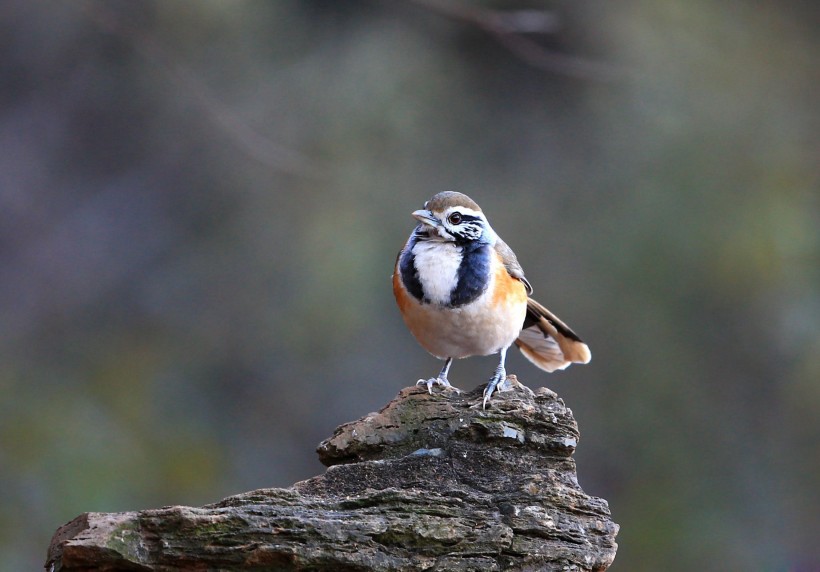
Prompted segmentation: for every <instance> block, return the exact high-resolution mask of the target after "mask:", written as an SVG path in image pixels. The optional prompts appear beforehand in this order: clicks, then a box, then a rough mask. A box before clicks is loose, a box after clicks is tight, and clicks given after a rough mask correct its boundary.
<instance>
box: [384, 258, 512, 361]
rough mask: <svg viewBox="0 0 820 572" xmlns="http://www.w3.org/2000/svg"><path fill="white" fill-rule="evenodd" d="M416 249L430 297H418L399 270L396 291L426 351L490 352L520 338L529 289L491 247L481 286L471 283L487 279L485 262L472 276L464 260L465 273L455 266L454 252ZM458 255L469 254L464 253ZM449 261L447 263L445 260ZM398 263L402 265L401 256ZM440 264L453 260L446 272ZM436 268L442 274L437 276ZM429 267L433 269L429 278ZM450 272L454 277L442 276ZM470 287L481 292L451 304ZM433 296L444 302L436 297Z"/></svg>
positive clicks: (444, 353)
mask: <svg viewBox="0 0 820 572" xmlns="http://www.w3.org/2000/svg"><path fill="white" fill-rule="evenodd" d="M413 250H416V249H413ZM417 253H420V254H421V259H422V262H421V264H419V263H418V260H416V265H415V266H414V268H415V269H416V270H417V274H418V280H419V284H421V285H422V286H421V289H422V290H423V291H424V298H428V297H429V298H430V299H429V300H427V301H425V300H424V299H420V298H419V297H417V296H414V295H413V294H412V292H411V288H409V287H408V286H407V281H406V280H405V279H404V278H403V273H401V272H400V271H397V272H396V273H395V274H394V276H393V291H394V294H395V296H396V301H397V303H398V305H399V308H400V309H401V313H402V316H403V317H404V321H405V323H406V324H407V326H408V327H409V329H410V331H411V332H412V333H413V335H414V336H415V337H416V339H417V340H418V341H419V343H421V345H422V346H424V348H425V349H427V351H429V352H430V353H432V354H433V355H435V356H438V357H441V358H446V357H455V358H462V357H467V356H470V355H487V354H491V353H496V352H498V351H499V350H500V349H501V348H504V347H507V346H509V345H510V344H511V343H512V342H513V341H514V340H515V338H516V337H518V334H519V332H520V331H521V327H522V325H523V323H524V316H525V313H526V303H527V294H526V289H525V287H524V284H523V283H522V282H521V281H519V280H516V279H515V278H513V277H511V276H510V275H509V273H508V272H507V270H506V268H504V265H503V263H502V262H501V260H500V259H499V258H498V256H497V255H494V253H493V251H492V249H491V250H490V254H489V256H488V258H487V262H486V264H487V271H486V273H484V271H483V270H482V271H481V273H484V274H485V280H484V281H483V286H481V287H480V289H479V288H477V287H476V286H475V284H473V285H471V284H472V283H473V282H475V283H477V284H480V283H481V282H482V281H481V280H480V279H479V278H478V275H479V274H480V272H479V271H478V270H476V269H477V268H480V265H479V266H473V267H472V268H473V270H475V276H473V277H469V276H466V275H465V271H464V270H463V266H464V265H463V263H462V264H460V265H459V268H460V269H462V270H461V272H459V270H455V271H454V270H453V269H454V268H455V261H456V257H455V256H454V255H447V256H448V257H449V258H442V257H440V256H439V255H440V254H441V253H438V255H436V256H432V255H431V253H430V252H428V249H426V248H422V249H418V250H417ZM458 256H459V257H461V258H462V259H463V258H465V256H464V253H463V252H459V253H458ZM467 256H470V254H469V253H467ZM444 260H447V261H448V262H446V263H444ZM435 261H438V263H436V262H435ZM399 262H400V265H401V258H400V261H399ZM441 264H448V265H449V268H448V269H447V272H446V273H444V272H441V271H442V270H443V269H442V267H441ZM482 264H483V262H482ZM435 268H438V272H439V273H438V275H436V276H435V277H434V276H433V274H435ZM425 269H426V270H425ZM397 270H398V269H397ZM425 272H429V273H431V276H430V277H429V278H430V279H429V280H428V278H427V277H425V275H424V273H425ZM445 275H446V276H448V278H449V280H445V279H444V278H442V276H445ZM400 277H401V278H400ZM454 284H455V286H454ZM459 284H461V288H463V291H462V294H459V288H460V287H459ZM448 287H449V290H448ZM469 290H475V291H479V294H478V295H477V296H475V297H473V298H472V299H471V300H470V301H469V302H467V303H463V304H460V305H457V306H456V305H453V304H451V303H447V301H448V300H449V301H450V302H452V301H453V300H454V299H458V296H459V295H461V296H464V294H463V292H467V291H469ZM434 295H435V296H439V298H440V300H442V301H443V302H441V303H435V302H433V299H432V296H434Z"/></svg>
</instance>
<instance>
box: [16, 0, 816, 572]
mask: <svg viewBox="0 0 820 572" xmlns="http://www.w3.org/2000/svg"><path fill="white" fill-rule="evenodd" d="M446 5H449V6H452V4H451V3H444V2H443V0H442V3H441V4H436V3H434V2H425V3H420V2H419V3H415V2H409V3H398V2H377V1H368V2H365V1H360V2H344V3H342V2H338V3H337V2H328V1H326V0H325V1H319V0H312V1H296V0H279V1H277V2H263V1H261V0H256V1H251V0H248V1H244V2H223V1H219V0H211V1H202V0H200V1H196V2H194V1H191V0H185V1H183V0H163V1H162V2H160V1H153V2H149V1H140V2H111V1H106V2H101V1H92V0H89V1H87V2H83V3H62V4H60V3H57V4H55V3H49V2H43V1H41V0H33V1H32V0H25V1H24V0H12V1H11V2H6V3H5V4H4V5H3V7H2V8H0V77H2V78H3V81H2V82H0V146H2V149H3V153H2V154H0V267H2V269H3V270H2V273H0V315H2V316H3V318H2V320H0V391H2V395H3V399H2V401H0V569H3V570H6V569H7V570H23V569H35V568H36V567H38V566H40V565H41V564H42V561H43V559H44V558H43V557H44V555H45V550H46V547H47V545H48V540H49V538H50V536H51V534H52V533H53V531H54V530H55V529H56V527H57V526H59V525H60V524H62V523H63V522H65V521H67V520H69V519H71V518H73V517H74V516H76V515H78V514H80V513H81V512H85V511H119V510H135V509H141V508H149V507H156V506H161V505H167V504H194V505H197V504H205V503H208V502H213V501H216V500H219V499H220V498H222V497H224V496H227V495H229V494H231V493H236V492H241V491H244V490H249V489H251V488H256V487H267V486H286V485H288V484H290V483H292V482H293V481H295V480H297V479H300V478H307V477H309V476H311V475H313V474H316V473H317V472H319V471H321V467H320V466H319V464H318V462H317V461H316V459H315V456H314V453H313V448H314V447H315V445H316V444H317V443H318V441H319V440H321V439H322V438H324V437H326V436H328V435H329V434H330V433H331V432H332V430H333V428H334V427H335V426H336V425H338V424H339V423H342V422H344V421H348V420H351V419H354V418H357V417H359V416H361V415H364V414H366V413H367V412H369V411H371V410H374V409H376V408H378V407H380V406H381V405H382V404H384V403H386V402H387V401H388V400H389V399H390V398H392V397H393V396H394V395H395V393H396V392H397V391H398V390H399V389H400V388H402V387H404V386H407V385H410V384H412V383H413V382H414V381H415V380H416V379H417V378H419V377H422V376H426V375H429V374H430V373H431V372H434V371H437V369H438V364H437V363H435V360H434V359H433V358H431V357H430V356H427V355H426V354H425V353H424V352H423V351H422V350H421V349H420V348H419V347H418V346H417V345H416V344H415V342H414V341H413V339H412V338H411V336H410V335H409V333H408V332H407V331H406V330H405V329H404V327H403V325H402V323H401V320H400V318H399V316H398V312H397V311H396V310H395V308H394V307H393V301H392V296H391V293H390V280H389V277H390V273H391V271H392V264H393V262H394V257H395V254H396V252H397V250H398V249H399V247H400V246H401V244H402V243H403V241H404V240H405V238H406V236H407V234H408V233H409V231H410V229H411V227H412V226H413V221H412V219H411V217H410V216H409V213H410V212H411V211H412V210H414V209H416V208H418V207H419V206H420V205H421V204H422V203H423V202H424V201H425V200H426V199H427V198H429V196H430V195H432V194H433V193H435V192H437V191H439V190H443V189H456V190H461V191H464V192H466V193H468V194H470V195H471V196H473V198H475V199H476V200H477V201H478V202H479V203H480V204H481V205H482V206H483V207H484V209H485V211H486V212H487V213H489V216H490V219H491V221H492V222H493V226H494V228H495V229H496V230H497V231H498V232H499V233H500V234H501V235H502V236H503V237H504V238H505V240H506V241H507V242H508V243H510V245H511V246H512V247H513V248H514V249H515V250H516V252H517V254H518V256H519V259H520V260H521V262H522V264H523V265H524V268H525V269H526V271H527V275H528V277H529V278H530V280H531V282H532V283H533V284H534V285H535V289H536V292H535V295H536V298H538V299H539V300H540V301H542V302H544V303H545V304H546V305H548V306H549V307H551V308H552V309H553V310H554V311H556V312H557V313H558V314H559V315H560V316H562V317H563V318H564V319H565V320H566V321H567V322H569V323H570V324H571V325H572V326H573V327H574V328H575V329H577V330H578V331H579V333H580V334H581V335H582V336H583V337H584V338H585V339H586V340H587V341H588V342H589V344H590V346H591V348H592V351H593V355H594V359H593V361H592V363H591V364H590V365H589V366H585V367H573V368H570V369H569V370H567V371H566V372H562V373H558V374H555V375H553V376H545V375H543V374H542V373H541V372H538V371H536V370H534V369H533V368H532V367H530V366H529V365H528V364H527V363H526V362H525V361H524V360H523V359H521V358H520V356H518V355H511V357H510V359H509V364H510V368H509V369H510V371H511V372H515V373H517V374H518V375H519V377H520V378H521V379H522V380H523V381H524V382H525V383H527V384H529V385H532V386H540V385H544V384H549V385H550V387H552V388H553V389H555V390H556V391H558V392H559V394H561V395H562V396H563V397H564V398H565V400H566V401H567V402H568V404H569V405H570V406H571V407H572V408H573V410H574V412H575V415H576V417H577V418H578V421H579V424H580V427H581V432H582V435H583V439H582V441H581V443H580V447H579V450H578V453H577V459H578V466H579V479H580V481H581V484H582V486H584V488H585V490H587V492H589V493H591V494H595V495H598V496H602V497H604V498H606V499H608V500H609V502H610V505H611V507H612V511H613V514H614V518H615V520H616V522H618V523H620V524H621V526H622V528H621V533H620V535H619V542H620V550H619V553H618V557H617V558H616V561H615V564H614V565H613V567H612V570H613V571H619V570H681V571H684V570H685V571H689V570H734V569H745V570H794V571H798V570H816V569H818V568H820V552H819V551H818V546H817V542H816V535H817V531H818V530H820V516H818V514H819V513H820V511H818V507H820V494H819V493H818V487H817V484H816V480H817V475H818V474H820V455H818V451H819V450H820V428H818V423H817V419H818V417H819V416H820V204H818V203H820V192H818V191H820V184H819V183H820V167H818V165H819V163H818V161H817V157H818V149H820V145H818V143H820V141H818V135H817V134H818V132H820V113H818V109H817V92H818V87H820V68H818V66H817V58H818V55H819V54H818V47H820V34H818V29H820V28H818V26H817V22H818V16H819V15H820V12H819V11H818V8H817V7H815V6H813V5H811V4H806V3H800V2H785V3H784V2H778V3H775V2H763V3H761V2H751V1H748V0H747V1H740V2H734V3H714V2H706V1H704V0H695V1H684V0H660V1H655V2H645V1H640V0H619V1H616V2H600V1H596V0H587V1H585V2H575V3H560V2H538V1H531V2H528V3H516V4H515V5H514V6H513V5H510V4H506V3H500V2H488V3H483V2H482V3H479V2H473V3H470V2H465V3H464V4H463V5H462V6H465V7H467V8H468V9H469V8H471V7H494V8H498V9H503V10H512V9H513V8H527V9H532V10H536V11H543V14H544V15H545V16H546V17H545V18H544V19H542V20H539V19H537V18H536V19H535V20H531V19H532V18H533V17H534V14H535V13H534V12H525V13H518V14H519V15H521V14H523V15H524V16H527V18H530V20H527V21H530V22H533V21H534V22H536V23H537V22H542V23H543V24H544V26H545V28H544V30H542V33H529V34H526V35H525V36H524V37H526V38H527V39H528V40H529V41H532V42H533V43H534V45H536V46H537V47H538V50H540V51H539V53H541V54H542V55H543V54H546V55H547V56H548V57H547V58H546V60H545V61H547V62H548V63H547V64H546V65H542V66H540V67H539V66H537V65H532V63H533V62H531V61H527V60H526V59H525V58H524V57H523V56H522V54H521V53H520V52H516V51H515V50H510V49H507V47H505V46H508V44H504V43H503V42H502V41H500V38H499V37H497V36H494V35H493V34H492V33H488V32H487V31H486V30H482V29H481V28H480V26H476V25H475V24H473V23H469V22H467V21H464V20H459V19H457V18H455V19H454V18H452V17H450V16H448V15H446V14H445V13H443V12H441V11H440V10H438V9H437V8H436V7H437V6H446ZM556 54H563V56H561V57H559V58H558V60H557V61H558V62H563V63H564V64H566V62H567V61H570V62H571V63H570V64H569V65H563V64H561V63H559V64H555V61H556V60H555V59H554V58H553V56H555V55H556ZM566 58H569V60H567V59H566ZM549 62H552V63H549ZM542 63H543V61H542ZM492 367H493V364H492V359H491V358H475V359H472V360H467V361H465V362H459V363H457V364H455V365H454V367H453V370H452V373H451V379H452V380H453V381H454V383H455V384H456V385H460V386H462V387H473V386H475V385H477V384H478V383H480V382H482V381H483V380H484V379H485V378H486V377H487V376H488V375H489V372H490V371H491V369H492Z"/></svg>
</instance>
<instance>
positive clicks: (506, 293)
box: [393, 191, 592, 408]
mask: <svg viewBox="0 0 820 572" xmlns="http://www.w3.org/2000/svg"><path fill="white" fill-rule="evenodd" d="M412 216H413V217H414V218H415V219H416V220H417V222H418V223H417V225H416V227H415V228H414V229H413V231H412V232H411V233H410V236H409V238H408V239H407V242H406V243H405V244H404V247H403V248H402V249H401V250H400V251H399V254H398V256H397V257H396V264H395V266H394V270H393V294H394V296H395V298H396V303H397V305H398V307H399V311H400V312H401V315H402V317H403V319H404V322H405V324H406V325H407V327H408V329H409V330H410V332H411V333H412V334H413V336H414V337H415V338H416V340H417V341H418V342H419V344H420V345H421V346H422V347H423V348H424V349H425V350H427V351H428V352H429V353H430V354H432V355H433V356H435V357H437V358H439V359H441V360H444V366H443V367H442V368H441V371H440V372H439V373H438V375H437V376H436V377H432V378H429V379H426V380H424V379H420V380H419V381H418V382H417V385H426V386H427V390H428V392H430V393H432V388H433V386H434V385H440V386H442V387H445V388H447V387H450V388H452V387H453V386H452V385H451V384H450V381H449V380H448V379H447V376H448V374H449V372H450V366H451V365H452V363H453V360H454V359H462V358H467V357H471V356H476V355H492V354H499V361H498V366H497V367H496V368H495V371H494V372H493V375H492V377H490V380H489V382H488V384H487V386H486V388H485V389H484V393H483V401H482V407H483V408H486V407H487V403H488V401H489V400H490V398H491V397H492V395H493V393H494V392H495V390H496V388H497V387H498V386H499V384H501V383H502V382H503V381H504V380H505V379H506V377H507V373H506V367H505V361H506V356H507V350H508V349H509V348H510V346H511V345H513V344H515V345H516V346H517V347H518V348H519V349H520V350H521V352H522V353H523V354H524V356H525V357H526V358H527V359H528V360H529V361H530V362H532V363H533V364H535V365H536V366H537V367H538V368H540V369H542V370H544V371H547V372H553V371H555V370H559V369H565V368H567V367H568V366H569V365H570V364H572V363H581V364H585V363H589V361H590V359H591V358H592V354H591V353H590V350H589V347H588V346H587V345H586V344H585V343H584V342H583V340H581V338H580V337H578V335H577V334H576V333H575V332H573V331H572V329H570V327H569V326H567V325H566V324H565V323H564V322H562V321H561V320H560V319H559V318H558V317H557V316H556V315H555V314H553V313H552V312H550V311H549V310H548V309H547V308H546V307H544V306H543V305H542V304H540V303H539V302H536V301H535V300H533V299H532V298H531V297H530V295H531V294H532V292H533V289H532V286H531V285H530V282H529V281H528V280H527V278H526V277H525V275H524V270H523V268H522V267H521V264H519V262H518V259H517V258H516V256H515V253H514V252H513V251H512V249H511V248H510V247H509V246H508V245H507V243H505V242H504V241H503V240H501V238H500V237H499V236H498V234H496V232H495V231H494V230H493V228H492V227H491V226H490V223H489V221H488V220H487V217H486V216H485V215H484V213H483V211H482V210H481V208H480V207H479V206H478V204H477V203H476V202H475V201H473V200H472V199H471V198H470V197H468V196H467V195H465V194H463V193H460V192H456V191H443V192H440V193H438V194H436V195H434V196H433V197H432V198H431V199H430V200H428V201H427V202H425V203H424V208H422V209H420V210H417V211H414V212H413V213H412ZM453 389H455V388H453Z"/></svg>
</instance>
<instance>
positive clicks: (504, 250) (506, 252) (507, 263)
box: [495, 238, 532, 296]
mask: <svg viewBox="0 0 820 572" xmlns="http://www.w3.org/2000/svg"><path fill="white" fill-rule="evenodd" d="M495 251H496V252H497V253H498V255H499V256H500V257H501V262H503V263H504V267H505V268H506V269H507V272H509V273H510V276H512V277H513V278H517V279H518V280H520V281H521V282H523V283H524V287H525V288H526V289H527V295H528V296H529V295H530V294H532V285H531V284H530V281H529V280H527V279H526V278H525V277H524V269H523V268H521V265H520V264H519V263H518V259H517V258H516V257H515V253H514V252H513V251H512V248H510V247H509V246H507V243H506V242H504V241H503V240H501V238H497V239H496V242H495Z"/></svg>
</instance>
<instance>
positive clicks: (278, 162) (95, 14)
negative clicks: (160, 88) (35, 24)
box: [83, 1, 321, 176]
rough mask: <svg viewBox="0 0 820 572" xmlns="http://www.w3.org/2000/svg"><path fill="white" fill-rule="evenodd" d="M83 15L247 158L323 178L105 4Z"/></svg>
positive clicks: (87, 9) (96, 4)
mask: <svg viewBox="0 0 820 572" xmlns="http://www.w3.org/2000/svg"><path fill="white" fill-rule="evenodd" d="M83 11H84V12H85V13H86V14H87V15H88V17H89V18H90V19H91V20H92V21H93V22H94V23H95V24H96V25H97V26H98V27H99V28H100V29H102V30H103V31H105V32H106V33H108V34H113V35H119V36H121V37H123V38H126V39H128V40H129V41H130V42H131V44H132V45H133V47H134V48H135V49H136V50H137V51H138V52H139V53H141V54H142V55H143V56H144V57H145V58H146V59H148V60H149V61H151V62H152V63H154V64H156V65H157V67H158V68H161V69H162V70H163V71H165V73H166V74H167V75H168V77H169V78H170V79H171V81H173V82H174V83H175V84H176V85H177V86H178V87H179V88H180V95H181V96H183V97H188V98H189V99H190V100H191V101H193V102H194V103H195V104H196V105H197V106H198V107H199V108H200V109H201V110H202V111H203V112H204V114H205V116H206V117H208V118H209V119H210V120H211V122H212V123H213V124H214V125H216V126H217V127H218V128H219V129H220V130H221V131H222V132H223V133H224V134H225V135H226V136H227V137H228V138H229V139H230V140H231V141H233V142H234V144H235V145H236V146H237V147H238V148H239V149H241V150H242V151H243V152H245V153H246V154H247V155H248V156H250V157H251V158H253V159H254V160H256V161H259V162H260V163H262V164H264V165H266V166H267V167H270V168H271V169H274V170H276V171H279V172H283V173H287V174H291V175H301V176H316V175H317V173H318V174H321V168H318V167H317V166H316V165H315V164H314V163H313V162H312V161H311V160H310V159H309V158H308V157H306V156H305V155H303V154H302V153H299V152H298V151H294V150H293V149H289V148H287V147H283V146H282V145H280V144H279V143H276V142H275V141H273V140H272V139H271V138H269V137H267V136H266V135H264V134H262V133H260V132H258V131H256V130H255V129H253V128H252V127H251V126H250V125H248V123H247V121H245V120H244V119H243V118H242V117H240V116H239V115H237V114H236V113H235V112H234V111H232V110H231V109H230V108H229V107H227V106H225V105H224V104H223V103H221V102H220V101H219V100H218V99H217V97H216V96H215V95H214V94H213V92H212V90H211V89H209V88H208V86H207V85H206V84H205V83H204V82H202V81H201V80H200V79H199V77H198V76H197V75H196V74H195V73H194V72H192V71H191V70H190V69H189V68H188V67H186V66H184V65H182V64H180V63H179V62H178V61H175V60H174V59H173V58H171V57H170V56H169V55H168V53H167V52H166V51H165V50H164V49H163V48H162V47H161V46H160V45H159V44H158V43H157V42H156V41H155V40H154V39H153V38H151V37H150V36H148V35H147V34H143V33H140V32H138V31H137V30H136V29H135V28H134V27H131V26H127V25H125V24H124V23H122V22H121V21H119V19H118V18H117V16H116V14H114V13H113V11H112V10H110V9H109V8H108V6H107V5H106V4H105V3H101V2H93V1H89V2H85V3H84V4H83Z"/></svg>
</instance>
